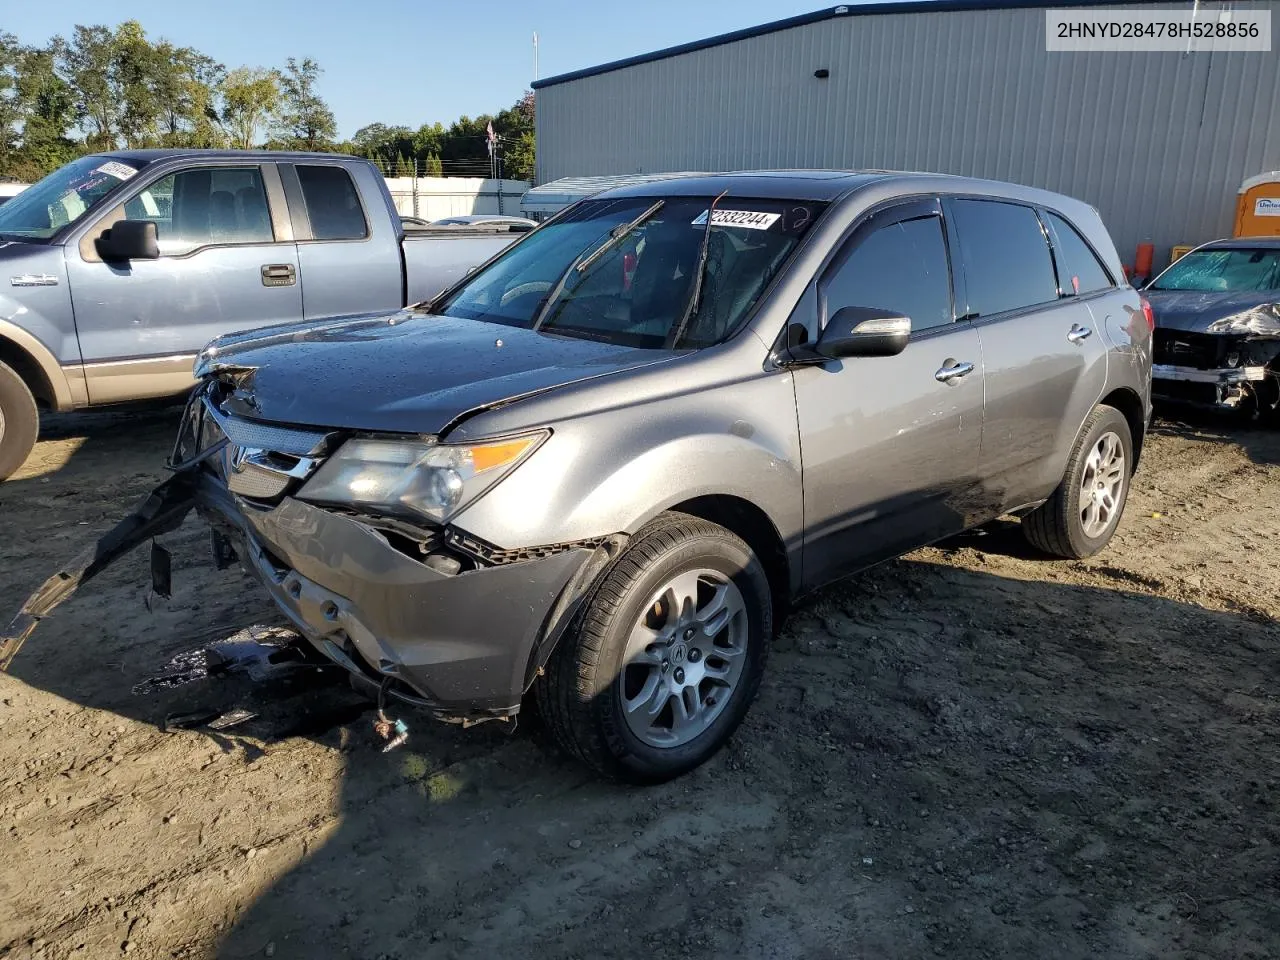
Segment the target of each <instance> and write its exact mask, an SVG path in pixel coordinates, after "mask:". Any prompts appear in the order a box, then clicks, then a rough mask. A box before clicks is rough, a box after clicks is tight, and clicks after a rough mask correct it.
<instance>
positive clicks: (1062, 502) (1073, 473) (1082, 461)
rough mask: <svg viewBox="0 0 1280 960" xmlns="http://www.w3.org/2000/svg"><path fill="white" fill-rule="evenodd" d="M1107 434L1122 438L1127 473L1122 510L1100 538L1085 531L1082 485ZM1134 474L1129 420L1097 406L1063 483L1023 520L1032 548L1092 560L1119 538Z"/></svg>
mask: <svg viewBox="0 0 1280 960" xmlns="http://www.w3.org/2000/svg"><path fill="white" fill-rule="evenodd" d="M1107 433H1114V434H1115V435H1116V436H1117V437H1119V439H1120V445H1121V448H1122V450H1123V451H1124V471H1123V475H1122V478H1121V483H1120V493H1119V496H1118V498H1117V500H1118V507H1117V509H1116V510H1115V511H1114V514H1113V516H1112V518H1111V520H1110V522H1109V523H1108V525H1107V527H1106V529H1105V530H1103V531H1101V532H1100V533H1099V534H1098V535H1097V536H1089V535H1088V534H1087V533H1086V532H1085V525H1084V521H1083V519H1082V518H1081V511H1080V486H1081V483H1082V481H1083V479H1084V473H1085V469H1086V462H1087V460H1088V457H1089V453H1090V451H1092V450H1093V448H1094V446H1095V445H1097V443H1098V441H1099V440H1100V439H1101V438H1102V437H1103V436H1104V435H1105V434H1107ZM1132 473H1133V436H1132V434H1131V433H1130V432H1129V421H1127V420H1126V419H1125V418H1124V415H1123V414H1122V413H1120V411H1119V410H1117V409H1115V408H1114V407H1105V406H1099V407H1095V408H1094V411H1093V413H1091V414H1089V417H1088V419H1086V420H1085V422H1084V427H1083V428H1082V429H1081V431H1080V436H1079V437H1077V438H1076V443H1075V446H1074V447H1073V448H1072V450H1071V456H1070V457H1069V458H1068V460H1067V470H1066V473H1065V474H1064V475H1063V478H1062V483H1060V484H1059V485H1058V489H1057V490H1055V491H1054V492H1053V496H1051V497H1050V498H1049V499H1048V500H1046V501H1045V502H1044V503H1043V504H1041V505H1040V506H1039V507H1037V508H1036V509H1035V510H1033V511H1032V512H1031V513H1029V514H1027V515H1026V516H1025V517H1023V518H1022V532H1023V535H1024V536H1025V537H1026V538H1027V540H1028V541H1030V543H1031V545H1032V546H1034V547H1036V549H1038V550H1043V551H1044V552H1045V553H1048V554H1052V555H1054V556H1057V557H1066V558H1068V559H1071V560H1081V559H1083V558H1084V557H1091V556H1093V555H1094V554H1095V553H1097V552H1098V551H1099V550H1101V549H1102V548H1103V547H1105V546H1106V545H1107V544H1108V543H1109V542H1110V540H1111V538H1112V536H1114V535H1115V532H1116V528H1117V527H1118V526H1119V525H1120V518H1121V516H1122V515H1123V514H1124V507H1125V504H1126V503H1127V502H1128V499H1129V479H1130V477H1131V476H1132Z"/></svg>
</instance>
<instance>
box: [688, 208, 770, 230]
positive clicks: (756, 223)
mask: <svg viewBox="0 0 1280 960" xmlns="http://www.w3.org/2000/svg"><path fill="white" fill-rule="evenodd" d="M780 216H782V214H780V213H761V212H760V211H759V210H716V211H715V214H714V215H713V216H712V218H711V225H712V226H713V227H743V228H745V229H747V230H768V229H769V228H770V227H772V226H773V225H774V224H775V223H777V221H778V218H779V217H780ZM706 222H707V211H705V210H703V211H702V212H701V213H700V214H698V217H697V219H696V220H694V221H693V225H694V226H695V227H701V226H704V225H705V224H706Z"/></svg>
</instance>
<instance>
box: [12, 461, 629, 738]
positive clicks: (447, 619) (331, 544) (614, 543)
mask: <svg viewBox="0 0 1280 960" xmlns="http://www.w3.org/2000/svg"><path fill="white" fill-rule="evenodd" d="M220 446H224V447H225V446H226V441H225V440H223V441H221V442H220ZM224 452H225V451H220V450H216V449H215V450H210V451H206V453H205V454H204V455H202V456H201V457H199V458H197V459H196V460H194V461H192V462H189V463H187V464H184V465H183V466H182V467H180V468H179V469H178V472H176V473H175V475H174V476H173V477H171V478H170V479H169V480H167V481H165V482H164V483H162V484H161V485H160V486H158V487H157V488H156V489H155V490H154V491H153V492H152V493H151V494H150V495H149V496H148V497H147V498H146V500H145V501H144V502H143V503H142V504H140V506H139V508H138V509H137V510H136V511H135V512H134V513H132V514H130V515H129V516H128V517H126V518H125V519H124V520H122V521H121V522H120V523H119V524H117V525H116V527H115V528H113V529H112V530H111V531H109V532H108V533H107V534H106V535H105V536H104V537H102V538H101V539H100V540H99V541H98V542H97V543H96V544H95V545H94V546H93V547H91V548H89V549H88V550H86V551H85V552H84V553H83V554H81V555H80V556H79V557H77V558H76V559H75V560H74V561H72V562H71V563H70V564H68V565H67V566H66V567H65V568H63V569H62V570H59V571H58V572H57V573H56V574H54V576H52V577H50V578H49V579H48V580H47V581H46V582H45V583H44V584H43V585H42V586H41V587H40V588H39V589H38V590H37V591H36V592H35V593H34V594H32V595H31V597H30V598H29V599H28V600H27V601H26V603H25V604H24V605H23V607H22V609H21V611H19V613H18V615H17V616H16V617H15V618H14V619H13V621H12V623H11V624H10V626H9V628H8V630H7V631H6V634H5V635H4V636H2V637H0V669H7V668H8V666H9V664H10V663H11V662H12V660H13V657H14V656H15V655H16V654H17V652H18V649H19V648H20V647H21V646H22V644H23V642H24V641H26V640H27V639H28V638H29V637H30V636H31V635H32V633H33V631H34V630H35V629H36V627H37V626H38V624H39V623H40V621H41V620H42V619H44V618H45V617H47V616H48V615H49V614H50V613H51V612H52V610H53V609H54V607H56V606H57V605H58V604H60V603H62V602H63V601H64V600H66V599H67V598H68V597H70V596H71V595H72V594H73V593H74V592H75V591H76V590H77V589H78V588H79V587H80V586H82V585H83V584H84V583H86V582H87V581H88V580H89V579H91V578H92V577H93V576H95V575H96V574H97V573H99V572H101V571H102V570H103V569H105V568H106V567H107V566H108V565H109V564H110V563H112V562H114V561H115V560H117V559H118V558H119V557H121V556H123V555H124V554H125V553H127V552H129V551H130V550H131V549H132V548H134V547H135V546H138V545H140V544H142V543H145V542H146V541H147V540H150V539H153V538H154V537H156V536H158V535H160V534H162V533H165V532H168V531H171V530H174V529H176V528H177V527H178V526H179V525H180V524H181V523H182V521H183V518H184V517H185V516H186V515H187V513H189V512H190V511H191V510H193V509H194V510H196V511H197V512H198V513H199V514H200V515H201V516H202V517H203V518H205V519H206V520H207V521H208V522H209V523H210V526H211V527H212V529H213V539H214V556H215V561H217V562H218V565H219V566H225V565H226V563H227V562H229V561H231V560H233V559H234V558H235V557H234V554H235V553H238V554H239V557H240V559H241V560H242V562H243V563H244V565H245V567H246V568H247V569H249V570H250V572H252V573H253V574H255V575H256V576H257V578H258V579H259V580H260V581H261V582H262V584H263V585H264V586H265V588H266V590H267V592H268V593H269V594H270V596H271V598H272V600H274V601H275V603H276V605H277V606H278V607H279V608H280V610H281V611H282V612H283V613H284V615H285V616H286V617H287V618H288V619H289V621H290V622H291V623H292V624H293V626H294V627H295V628H296V629H297V630H298V632H299V633H301V634H302V635H303V636H304V637H305V638H306V639H307V640H308V641H309V642H310V643H311V644H312V645H313V646H314V647H315V648H316V649H317V650H318V651H319V652H320V653H322V654H323V655H324V656H326V657H328V658H329V659H331V660H333V661H334V662H336V663H338V664H339V665H341V666H343V667H345V668H346V669H347V670H349V671H351V672H352V673H353V674H355V675H357V676H358V677H360V678H363V679H364V680H365V681H366V682H367V684H369V685H374V686H378V687H381V688H382V689H383V691H384V692H385V693H386V694H387V695H389V696H391V697H395V698H398V699H400V700H403V701H406V702H409V703H413V704H415V705H417V706H421V707H425V708H426V709H428V710H430V711H431V712H432V713H433V714H435V715H436V716H437V717H438V718H440V719H444V720H451V721H461V722H471V721H477V720H483V719H490V718H496V717H507V716H511V715H513V714H515V713H516V712H518V710H519V708H520V701H521V698H522V696H523V695H524V693H525V692H526V691H527V690H528V688H529V686H530V685H531V684H532V682H533V680H534V678H535V677H536V675H537V673H538V671H539V670H540V669H541V667H542V666H543V664H544V663H545V662H546V658H547V657H548V656H549V655H550V652H551V650H552V648H553V647H554V645H555V643H556V642H557V641H558V639H559V638H560V636H561V635H562V634H563V632H564V631H565V630H566V629H567V627H568V625H569V624H570V622H571V621H572V619H573V617H574V615H575V614H576V613H577V611H578V609H579V607H580V606H581V603H582V601H583V600H584V598H585V597H586V595H587V592H588V590H589V588H590V586H591V584H592V583H593V582H594V581H595V579H596V578H597V576H598V575H599V574H600V573H601V572H602V571H603V570H604V569H605V567H606V566H607V565H608V564H609V562H610V561H611V560H612V559H613V558H614V557H616V556H617V555H618V553H619V552H620V550H621V548H622V545H623V539H624V538H623V537H622V536H617V537H608V538H602V539H600V540H596V541H590V542H584V543H576V544H562V545H554V546H549V547H544V548H539V549H536V550H524V551H502V550H497V549H495V548H488V547H487V545H484V544H479V543H477V542H476V541H474V540H473V539H471V538H469V537H468V536H467V535H466V534H465V533H463V532H462V531H458V530H435V531H427V530H419V531H416V533H418V534H420V535H421V539H414V538H413V537H412V536H409V535H408V534H411V533H414V532H415V531H413V530H412V529H406V528H404V526H403V525H400V528H399V529H397V527H396V526H395V524H394V522H391V525H388V522H387V521H385V520H381V519H380V518H376V517H372V518H371V517H361V516H357V515H352V514H347V513H343V512H340V511H337V510H331V509H327V508H324V507H318V506H314V505H312V504H309V503H306V502H303V501H301V500H298V499H295V498H293V497H291V496H287V495H285V496H281V497H279V498H278V499H277V500H276V502H274V503H262V502H254V501H253V500H252V499H251V498H247V497H244V496H241V495H238V494H237V493H234V492H232V491H231V490H230V489H229V488H228V485H227V482H226V481H225V479H224V478H223V476H222V473H221V468H219V467H218V466H217V464H218V463H219V462H221V461H220V460H219V457H220V456H221V454H222V453H224ZM428 550H431V551H433V552H432V553H430V554H429V553H428ZM440 557H445V558H446V559H448V560H449V561H450V562H438V561H439V558H440ZM433 558H434V559H435V560H436V561H437V562H434V563H430V564H429V561H432V560H433ZM455 558H456V559H455ZM459 561H460V562H459Z"/></svg>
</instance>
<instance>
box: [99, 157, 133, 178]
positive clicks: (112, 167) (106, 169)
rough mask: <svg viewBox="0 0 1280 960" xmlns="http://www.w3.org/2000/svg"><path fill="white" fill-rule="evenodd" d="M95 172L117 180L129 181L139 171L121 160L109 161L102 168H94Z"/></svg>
mask: <svg viewBox="0 0 1280 960" xmlns="http://www.w3.org/2000/svg"><path fill="white" fill-rule="evenodd" d="M93 172H94V173H105V174H106V175H107V176H109V177H115V178H116V179H117V180H128V179H129V178H130V177H132V176H133V175H134V174H135V173H137V172H138V171H137V170H135V169H133V167H131V166H129V165H128V164H127V163H121V162H120V161H119V160H108V161H107V162H106V163H104V164H102V165H101V166H97V167H94V168H93Z"/></svg>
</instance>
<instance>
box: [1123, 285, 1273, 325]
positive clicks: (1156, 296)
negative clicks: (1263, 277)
mask: <svg viewBox="0 0 1280 960" xmlns="http://www.w3.org/2000/svg"><path fill="white" fill-rule="evenodd" d="M1142 295H1143V296H1144V297H1146V298H1147V300H1148V301H1149V302H1150V304H1151V310H1152V312H1153V313H1154V314H1155V317H1156V326H1157V327H1165V328H1166V329H1170V330H1186V331H1188V332H1192V333H1204V332H1205V331H1206V330H1207V329H1208V327H1209V324H1211V323H1213V321H1215V320H1221V319H1222V318H1223V317H1229V316H1231V315H1232V314H1236V313H1244V312H1246V311H1249V310H1255V309H1259V308H1270V310H1269V311H1268V312H1271V313H1280V291H1276V290H1264V291H1262V292H1245V293H1200V292H1197V291H1194V290H1144V291H1143V292H1142Z"/></svg>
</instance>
